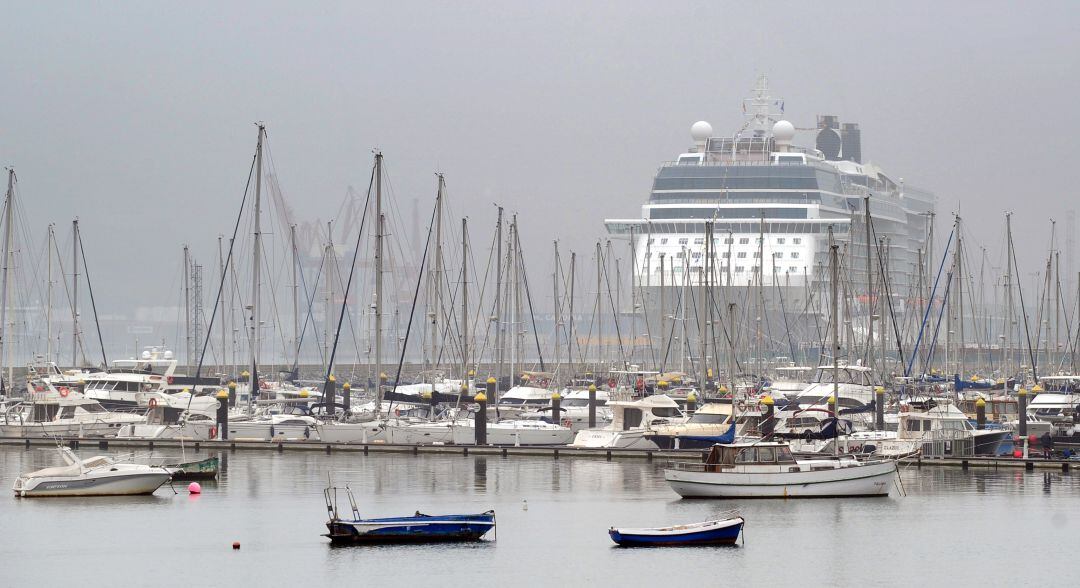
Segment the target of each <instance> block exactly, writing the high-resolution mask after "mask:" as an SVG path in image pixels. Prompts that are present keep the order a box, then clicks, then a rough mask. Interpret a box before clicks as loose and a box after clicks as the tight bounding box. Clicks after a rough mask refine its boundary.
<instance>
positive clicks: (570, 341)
mask: <svg viewBox="0 0 1080 588" xmlns="http://www.w3.org/2000/svg"><path fill="white" fill-rule="evenodd" d="M576 265H577V253H575V252H573V251H571V252H570V302H569V304H568V305H567V310H568V311H569V313H570V319H569V323H568V324H567V325H566V331H567V335H566V357H567V364H568V365H569V366H570V375H571V377H573V375H574V373H573V372H574V273H575V271H576V269H575V266H576Z"/></svg>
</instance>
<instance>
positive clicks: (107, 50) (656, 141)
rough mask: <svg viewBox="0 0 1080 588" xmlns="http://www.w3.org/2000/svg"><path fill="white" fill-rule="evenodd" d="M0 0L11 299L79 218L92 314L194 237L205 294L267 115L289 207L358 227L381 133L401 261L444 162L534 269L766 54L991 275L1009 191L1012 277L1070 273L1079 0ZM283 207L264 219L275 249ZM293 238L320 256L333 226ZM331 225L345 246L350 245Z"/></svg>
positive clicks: (468, 210)
mask: <svg viewBox="0 0 1080 588" xmlns="http://www.w3.org/2000/svg"><path fill="white" fill-rule="evenodd" d="M5 13H6V15H7V17H8V18H6V19H5V26H4V31H3V35H0V56H2V57H0V79H2V80H3V83H4V87H5V88H6V90H7V91H6V92H4V98H3V100H2V101H0V104H2V105H3V109H2V111H0V113H2V114H0V162H2V163H3V164H4V165H12V166H14V167H15V169H16V171H17V175H18V196H19V198H20V205H21V207H22V209H21V212H20V215H21V216H20V218H19V219H18V224H19V230H20V231H22V232H21V233H20V236H21V237H22V238H23V243H22V248H23V253H22V255H21V257H20V262H19V263H20V264H21V266H22V267H21V273H19V278H18V280H19V286H18V289H20V290H21V293H20V294H18V295H17V296H16V298H17V300H18V301H19V302H20V303H22V304H24V305H31V304H33V303H34V301H35V300H40V292H41V281H40V275H39V276H37V277H36V278H35V274H34V271H35V269H36V270H37V271H40V268H41V267H43V264H44V256H43V253H42V251H43V247H44V246H43V243H44V240H45V235H46V227H47V225H48V224H49V223H56V224H57V229H56V232H57V240H58V248H59V249H60V250H61V251H64V252H65V253H64V255H66V256H67V257H66V258H65V259H69V258H70V250H71V249H70V248H71V238H70V235H69V232H70V223H71V220H72V219H73V218H75V217H78V218H79V220H80V225H81V230H82V231H83V242H84V245H85V249H86V254H87V260H88V262H89V266H90V271H91V277H92V279H93V285H94V295H95V303H96V305H97V311H98V313H99V314H100V315H102V316H106V317H113V318H114V319H117V320H119V321H121V322H125V321H126V322H129V323H131V324H133V325H137V323H138V322H139V317H140V316H142V317H147V316H151V315H154V316H156V317H157V319H158V320H160V319H162V317H163V316H165V315H169V314H173V315H176V313H177V309H178V308H179V307H180V305H181V303H182V294H181V293H180V292H181V285H182V281H181V280H182V278H181V275H182V246H183V245H184V244H188V245H190V248H191V254H192V255H193V256H194V257H195V258H196V259H198V260H200V261H201V263H202V264H203V265H204V266H205V268H206V270H207V271H206V274H205V275H204V277H203V279H204V290H205V291H206V292H207V293H208V296H212V294H210V293H211V292H213V290H214V288H213V286H214V285H216V280H215V271H216V267H217V256H218V237H219V235H225V236H226V237H227V236H228V235H230V234H231V232H232V227H233V224H234V223H235V220H236V214H237V211H238V210H239V207H240V201H241V199H242V197H243V192H244V185H245V182H246V179H247V174H248V169H249V167H250V165H251V158H252V154H253V153H254V147H255V137H256V133H255V127H254V125H253V124H252V123H254V122H256V121H262V122H264V123H265V124H266V126H267V133H268V145H269V147H268V159H269V171H271V172H272V173H273V174H275V177H276V180H277V182H278V185H279V186H280V191H281V195H282V198H283V201H284V202H287V203H288V206H289V207H290V208H291V218H290V220H291V222H295V223H301V224H305V223H306V226H307V227H308V228H309V229H310V230H311V231H314V230H315V228H316V227H322V226H323V225H324V224H325V223H326V222H327V221H330V220H333V221H334V222H335V223H336V224H339V225H340V226H346V225H348V224H349V222H350V219H347V218H341V217H342V216H343V215H345V214H346V211H348V210H350V208H349V206H348V204H349V200H350V197H349V196H348V189H349V187H350V186H351V187H352V188H353V189H354V198H353V199H354V200H355V199H356V198H359V199H361V200H362V197H363V194H364V193H365V191H366V188H367V185H368V181H369V178H370V174H371V163H372V150H373V149H375V148H377V149H379V150H381V151H382V152H383V153H384V155H385V158H386V165H387V176H388V178H389V182H390V185H389V193H390V200H391V204H389V206H390V207H391V216H392V217H393V220H392V221H390V222H391V225H392V230H391V231H390V232H391V233H392V234H393V238H394V239H397V240H399V242H400V243H402V244H400V245H395V247H398V248H399V249H400V251H401V253H400V255H401V257H403V258H408V259H409V260H410V262H411V260H412V258H413V256H416V254H417V252H418V251H419V249H420V248H421V247H420V246H419V245H417V243H419V242H420V241H421V240H422V238H423V236H422V235H416V234H415V229H416V227H420V230H421V231H422V230H423V227H424V225H426V219H427V218H428V217H429V216H430V214H431V207H432V205H433V202H434V195H435V185H436V181H435V175H434V174H435V172H437V171H439V172H443V173H445V175H446V181H447V186H448V202H449V204H448V206H449V207H450V212H449V213H448V216H450V218H459V217H460V216H462V215H467V216H468V217H469V218H470V225H471V227H472V228H471V229H470V235H471V241H472V244H473V246H474V248H475V250H476V251H475V255H476V257H477V259H478V260H479V263H481V268H480V269H481V270H482V269H483V267H482V264H483V260H484V259H486V256H487V251H486V248H487V247H488V246H489V244H490V242H491V236H490V232H491V227H493V226H494V223H495V207H494V205H493V203H497V204H499V205H501V206H503V207H504V208H505V209H506V211H507V213H508V214H513V213H516V214H517V215H518V218H519V222H520V227H521V235H520V238H521V242H522V246H523V250H524V253H525V258H526V260H527V261H528V264H529V271H530V272H531V273H532V276H531V279H532V280H533V281H534V282H535V283H543V282H544V280H545V279H546V278H545V276H548V275H549V274H550V272H551V257H552V255H551V248H552V239H555V238H557V239H559V240H560V246H561V247H562V248H563V249H564V251H571V250H573V251H577V252H579V255H580V256H582V259H588V257H589V255H591V251H592V248H593V247H595V242H596V240H597V239H598V238H605V239H606V238H607V235H606V232H605V230H604V226H603V220H604V219H605V218H633V217H635V216H637V215H639V214H640V205H641V204H642V202H644V201H645V199H646V198H647V196H648V193H649V187H650V183H651V180H652V177H653V174H654V173H655V171H656V168H657V166H658V165H659V164H660V163H661V162H664V161H668V160H671V159H672V158H674V157H675V156H676V155H678V154H679V153H681V152H683V151H685V150H686V149H687V148H688V147H689V146H690V145H691V141H690V135H689V128H690V125H691V124H692V123H693V122H694V121H697V120H702V119H704V120H707V121H709V122H710V123H711V124H712V126H713V128H714V129H716V133H717V134H718V135H726V134H730V133H732V132H734V131H735V130H737V129H738V128H739V126H740V125H741V124H742V112H741V110H740V106H741V104H742V100H743V99H744V98H746V97H747V96H749V95H750V92H751V90H752V89H753V87H754V83H755V80H756V78H757V76H758V75H759V74H762V73H764V74H767V75H768V76H769V79H770V84H771V87H772V91H773V93H774V95H776V96H780V97H783V99H784V100H785V118H787V119H789V120H791V121H792V122H793V123H795V124H796V126H798V127H812V126H814V124H815V118H816V116H817V115H821V114H834V115H837V116H839V117H840V118H841V119H842V120H844V121H850V122H856V123H858V124H859V125H860V127H861V129H862V133H863V135H862V137H863V142H862V151H863V157H864V159H866V160H870V161H873V162H875V163H878V164H880V165H881V166H882V167H883V168H884V169H885V170H887V171H888V172H889V173H890V174H892V175H893V176H894V177H897V178H904V179H905V181H908V182H910V183H911V184H912V185H917V186H919V187H921V188H925V189H928V190H931V191H933V192H934V193H935V194H936V195H937V197H938V202H937V214H938V223H937V229H938V231H943V234H944V233H947V232H948V228H949V225H950V224H951V222H952V213H954V212H956V211H959V212H960V214H961V216H962V217H963V219H964V222H965V225H966V227H967V228H966V236H967V238H968V239H969V241H968V243H967V245H966V246H967V248H968V251H969V252H978V251H979V250H980V248H982V247H985V248H986V256H987V257H986V259H987V260H988V264H989V267H988V269H987V272H988V273H990V274H992V273H995V272H996V273H998V274H1000V273H1001V272H1003V271H1004V270H1003V267H1004V255H1005V252H1004V248H1003V243H1004V231H1005V229H1004V222H1005V221H1004V214H1005V212H1007V211H1012V212H1014V215H1013V230H1014V235H1015V240H1016V247H1017V261H1018V264H1019V267H1020V269H1021V277H1022V279H1023V280H1024V284H1025V287H1027V285H1029V284H1030V285H1032V286H1034V284H1035V282H1036V279H1035V278H1036V272H1039V271H1040V270H1041V269H1042V267H1043V265H1044V263H1045V258H1046V255H1047V252H1048V250H1049V249H1050V248H1051V247H1056V248H1058V249H1060V250H1061V251H1062V259H1061V263H1062V272H1063V273H1065V272H1067V273H1065V275H1066V276H1074V275H1075V272H1076V271H1077V270H1080V263H1078V261H1080V260H1078V259H1077V256H1076V254H1077V251H1076V250H1075V243H1074V244H1073V248H1072V249H1068V248H1066V245H1067V234H1069V233H1071V231H1072V230H1073V229H1072V228H1070V227H1067V226H1066V225H1067V224H1069V223H1068V222H1067V221H1069V219H1071V218H1072V217H1071V216H1069V213H1070V211H1071V210H1073V209H1074V208H1075V204H1074V201H1075V191H1076V188H1075V186H1073V182H1072V181H1071V177H1070V176H1071V174H1070V169H1071V166H1070V165H1069V162H1070V160H1071V159H1072V158H1073V157H1072V151H1073V149H1072V142H1073V140H1074V138H1075V137H1076V136H1077V135H1078V134H1080V114H1078V113H1077V110H1076V109H1075V108H1074V106H1073V102H1074V101H1075V97H1076V96H1078V95H1080V81H1078V80H1080V75H1078V74H1080V71H1078V70H1080V68H1078V63H1080V57H1078V56H1080V47H1078V45H1080V35H1078V34H1077V33H1078V32H1080V31H1078V29H1080V18H1078V17H1080V7H1078V6H1077V5H1076V4H1075V3H1069V2H1045V3H1037V4H1036V3H1032V4H1021V3H1004V2H1003V3H996V2H986V3H978V4H971V3H951V4H947V5H941V4H940V3H932V2H925V3H911V2H904V3H900V2H894V3H872V4H866V3H857V2H850V3H829V4H827V5H822V4H816V3H815V4H807V3H797V2H790V3H768V4H762V3H749V2H747V3H704V2H702V3H696V2H695V3H684V4H678V5H659V4H655V3H646V2H593V3H586V4H582V3H573V2H548V3H544V4H543V5H542V6H541V5H532V4H491V3H474V2H457V3H453V4H436V3H408V2H405V3H395V4H392V5H386V4H358V3H339V4H331V3H319V4H317V5H300V4H293V3H284V2H280V3H279V2H265V3H227V4H224V5H220V4H215V3H185V4H183V5H163V4H152V5H151V4H147V3H140V2H131V3H110V4H108V5H104V6H100V5H83V4H68V5H59V4H51V3H30V2H21V3H18V2H17V3H12V4H9V5H8V10H6V11H5ZM414 203H415V204H414ZM414 210H415V211H414ZM270 214H278V215H280V214H282V213H281V212H280V211H279V212H277V213H275V212H273V211H271V212H270ZM414 219H417V220H414ZM1051 219H1055V220H1056V221H1057V228H1056V231H1057V235H1056V239H1055V241H1056V242H1055V243H1052V242H1051V239H1050V226H1051ZM353 220H354V221H355V219H353ZM1072 223H1073V224H1075V220H1073V221H1072ZM354 224H355V222H354ZM284 226H285V225H284V224H282V223H280V222H277V219H275V220H274V221H268V223H267V227H268V228H267V231H268V232H269V233H271V234H270V235H269V236H268V239H269V240H270V241H272V242H273V244H272V245H271V246H269V248H270V250H271V251H273V252H275V253H273V255H272V262H271V263H272V264H277V265H278V266H280V265H281V264H282V263H283V259H282V256H283V255H285V251H286V249H285V246H286V245H285V244H286V242H287V238H288V236H287V235H286V234H283V231H282V228H283V227H284ZM242 230H243V229H242ZM454 230H455V231H456V230H459V229H458V228H457V227H455V229H454ZM310 234H311V235H313V237H312V240H311V242H310V243H307V244H306V247H307V248H308V249H309V253H310V254H312V255H314V256H317V255H318V251H319V248H320V246H321V239H323V238H324V237H321V236H318V234H317V233H310ZM352 234H353V235H355V233H352ZM342 236H344V237H348V235H342ZM338 238H339V237H338V236H337V235H335V240H337V239H338ZM352 238H355V237H352ZM337 244H338V246H339V249H338V250H339V254H340V255H342V256H344V259H348V256H349V255H351V244H350V243H348V242H347V241H346V242H345V243H337ZM239 247H240V250H242V251H243V253H241V252H240V251H238V255H241V254H242V255H247V253H246V252H247V251H250V246H248V248H247V249H244V247H243V246H239ZM940 251H941V249H940V247H939V248H938V253H939V254H940ZM362 255H369V254H368V253H367V252H364V253H362ZM619 255H625V254H624V253H622V252H620V253H619ZM972 255H975V254H972ZM284 263H287V260H284ZM583 263H587V262H583ZM345 266H346V264H345V262H342V267H345ZM274 267H277V266H274ZM972 271H974V270H972ZM275 272H278V273H275V274H274V276H275V277H274V279H280V275H279V273H280V271H279V270H275ZM413 279H414V278H413ZM406 281H407V280H406ZM987 281H988V283H992V281H991V280H990V279H989V278H988V280H987ZM1069 282H1070V284H1074V283H1075V278H1071V279H1069ZM275 287H281V288H284V287H285V286H284V284H283V283H280V282H279V283H276V284H275ZM537 288H538V289H537V292H536V293H535V296H536V298H535V302H536V304H537V306H538V308H540V309H546V308H549V307H550V306H551V294H550V293H547V294H540V292H547V291H548V290H549V288H547V287H537ZM1073 291H1074V286H1070V288H1069V296H1068V299H1069V300H1073ZM282 292H284V290H282ZM58 296H61V295H59V294H58ZM280 296H282V298H281V299H280V300H279V301H278V302H279V303H280V304H282V305H284V304H285V302H284V296H285V294H280ZM85 302H86V301H85V299H82V300H81V301H80V306H82V308H81V311H82V313H83V316H88V313H89V308H88V307H85ZM140 308H141V309H143V310H142V313H143V314H142V315H139V314H138V313H139V310H138V309H140ZM155 308H156V310H154V309H155ZM58 312H60V311H58ZM268 312H269V311H268ZM61 314H62V312H61ZM182 320H183V319H182V317H180V316H177V322H178V323H179V322H181V321H182ZM177 332H178V333H179V332H180V331H179V326H178V331H177ZM160 335H161V333H158V332H155V334H154V336H160ZM144 342H145V343H150V341H144ZM168 343H169V344H170V345H174V346H177V347H179V346H182V335H180V336H176V335H175V334H171V333H170V334H168ZM26 345H27V346H28V345H30V344H29V343H27V344H26ZM131 345H132V344H131V341H130V340H129V341H106V346H107V347H110V346H113V347H114V348H115V349H124V350H129V349H131ZM24 347H25V348H21V349H20V351H22V352H26V353H28V352H30V349H29V347H26V346H24Z"/></svg>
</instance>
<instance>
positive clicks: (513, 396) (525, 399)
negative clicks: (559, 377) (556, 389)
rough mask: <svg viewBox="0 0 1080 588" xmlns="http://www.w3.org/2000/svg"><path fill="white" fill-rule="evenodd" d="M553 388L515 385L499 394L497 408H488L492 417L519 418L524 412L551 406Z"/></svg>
mask: <svg viewBox="0 0 1080 588" xmlns="http://www.w3.org/2000/svg"><path fill="white" fill-rule="evenodd" d="M551 394H552V392H551V390H548V389H547V388H539V387H536V386H525V385H523V386H514V387H513V388H510V389H509V390H507V391H506V392H503V393H502V394H501V395H500V396H499V402H498V403H496V405H495V407H494V408H495V409H496V410H494V411H493V410H492V407H489V408H488V414H489V415H490V416H491V417H495V416H496V415H497V416H498V418H503V419H506V418H510V419H513V418H518V417H519V416H521V415H522V414H523V413H525V412H528V411H533V410H540V409H542V408H544V407H545V406H551Z"/></svg>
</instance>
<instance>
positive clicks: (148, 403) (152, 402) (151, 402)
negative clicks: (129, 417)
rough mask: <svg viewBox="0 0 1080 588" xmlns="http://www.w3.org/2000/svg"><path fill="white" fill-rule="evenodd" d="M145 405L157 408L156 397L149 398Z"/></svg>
mask: <svg viewBox="0 0 1080 588" xmlns="http://www.w3.org/2000/svg"><path fill="white" fill-rule="evenodd" d="M146 405H147V406H149V407H150V408H157V398H151V399H150V401H149V402H147V403H146Z"/></svg>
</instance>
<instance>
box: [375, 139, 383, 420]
mask: <svg viewBox="0 0 1080 588" xmlns="http://www.w3.org/2000/svg"><path fill="white" fill-rule="evenodd" d="M382 158H383V155H382V151H379V152H376V153H375V390H376V392H375V410H376V411H379V410H381V407H382V399H383V389H382V384H383V381H382V304H383V281H382V278H383V275H382V273H383V222H382Z"/></svg>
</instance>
